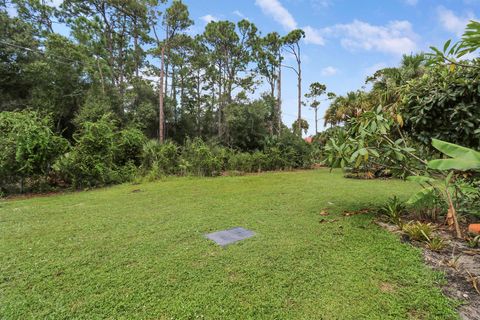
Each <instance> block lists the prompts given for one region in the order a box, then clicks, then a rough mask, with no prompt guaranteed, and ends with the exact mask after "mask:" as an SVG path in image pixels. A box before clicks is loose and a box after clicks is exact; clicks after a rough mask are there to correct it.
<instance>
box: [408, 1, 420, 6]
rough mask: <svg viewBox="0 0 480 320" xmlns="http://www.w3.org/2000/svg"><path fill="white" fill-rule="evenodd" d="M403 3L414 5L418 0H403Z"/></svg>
mask: <svg viewBox="0 0 480 320" xmlns="http://www.w3.org/2000/svg"><path fill="white" fill-rule="evenodd" d="M405 3H406V4H408V5H409V6H416V5H417V3H418V0H405Z"/></svg>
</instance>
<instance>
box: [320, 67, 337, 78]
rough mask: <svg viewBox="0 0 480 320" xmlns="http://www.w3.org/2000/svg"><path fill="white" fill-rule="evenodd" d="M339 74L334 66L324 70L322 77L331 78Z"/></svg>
mask: <svg viewBox="0 0 480 320" xmlns="http://www.w3.org/2000/svg"><path fill="white" fill-rule="evenodd" d="M337 73H338V70H337V69H336V68H334V67H332V66H328V67H326V68H323V69H322V71H321V74H322V76H324V77H330V76H334V75H336V74H337Z"/></svg>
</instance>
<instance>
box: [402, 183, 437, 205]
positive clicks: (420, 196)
mask: <svg viewBox="0 0 480 320" xmlns="http://www.w3.org/2000/svg"><path fill="white" fill-rule="evenodd" d="M433 191H434V188H433V187H428V188H423V189H422V190H420V191H419V192H417V193H415V194H414V195H412V196H411V197H410V199H408V201H407V204H408V205H415V204H416V203H418V202H421V201H422V200H424V199H425V198H427V197H429V196H431V195H432V193H433Z"/></svg>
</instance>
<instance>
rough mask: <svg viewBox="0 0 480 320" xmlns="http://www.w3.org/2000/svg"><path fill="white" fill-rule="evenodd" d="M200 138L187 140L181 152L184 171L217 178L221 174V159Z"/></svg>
mask: <svg viewBox="0 0 480 320" xmlns="http://www.w3.org/2000/svg"><path fill="white" fill-rule="evenodd" d="M212 149H213V148H211V146H209V145H208V144H207V143H206V142H204V141H203V140H202V139H200V138H195V139H187V140H186V141H185V145H184V146H183V147H182V150H181V157H182V160H183V166H184V171H185V172H188V173H189V174H193V175H198V176H217V175H219V174H220V173H221V170H222V167H223V162H222V158H221V157H219V156H218V154H215V153H214V151H213V150H212Z"/></svg>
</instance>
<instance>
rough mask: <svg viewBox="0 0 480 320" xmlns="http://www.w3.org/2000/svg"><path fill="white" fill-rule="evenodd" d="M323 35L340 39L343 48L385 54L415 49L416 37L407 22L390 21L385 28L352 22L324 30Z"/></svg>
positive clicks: (407, 51) (401, 52) (356, 21)
mask: <svg viewBox="0 0 480 320" xmlns="http://www.w3.org/2000/svg"><path fill="white" fill-rule="evenodd" d="M324 33H326V34H330V35H332V36H334V37H338V38H340V42H341V44H342V46H343V47H344V48H347V49H350V50H357V49H363V50H367V51H380V52H385V53H393V54H403V53H411V52H413V51H415V49H416V48H417V44H416V40H417V38H418V35H417V34H415V32H414V31H413V28H412V25H411V23H410V22H408V21H391V22H389V23H388V24H387V25H385V26H376V25H371V24H369V23H368V22H363V21H359V20H354V21H353V22H352V23H349V24H337V25H334V26H332V27H329V28H325V29H324Z"/></svg>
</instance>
